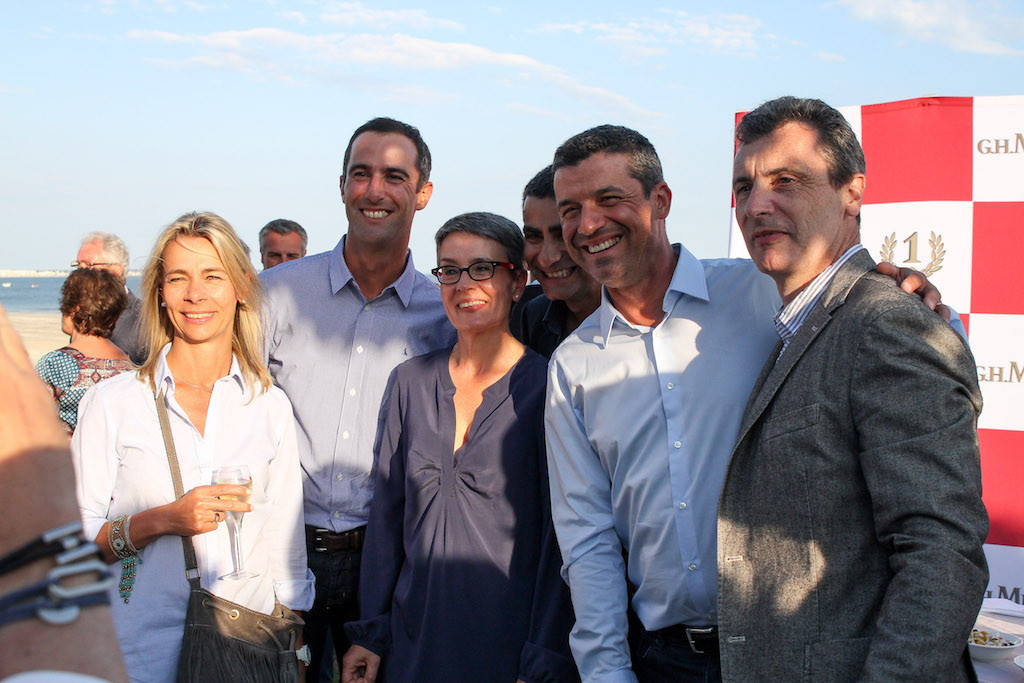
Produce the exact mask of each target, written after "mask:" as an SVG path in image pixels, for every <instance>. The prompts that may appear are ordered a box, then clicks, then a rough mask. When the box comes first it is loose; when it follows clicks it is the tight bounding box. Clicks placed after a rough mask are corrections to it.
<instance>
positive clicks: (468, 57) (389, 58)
mask: <svg viewBox="0 0 1024 683" xmlns="http://www.w3.org/2000/svg"><path fill="white" fill-rule="evenodd" d="M125 35H126V37H127V38H130V39H134V40H145V41H152V42H159V43H164V44H169V45H195V46H197V47H198V48H200V49H207V50H212V51H213V53H212V54H202V55H197V56H192V57H188V58H186V59H184V60H178V61H174V60H169V59H160V60H153V61H155V62H156V63H160V64H162V65H165V66H205V67H209V68H217V69H234V70H237V71H240V72H242V73H246V74H251V75H254V74H260V75H263V76H270V77H275V78H281V79H282V80H286V81H289V82H295V80H296V79H297V78H299V76H295V75H292V72H294V71H295V70H296V69H299V70H300V71H301V77H305V76H306V75H308V74H309V73H313V72H314V71H313V70H311V69H310V68H308V67H306V66H297V65H296V64H295V62H296V61H299V60H297V59H294V58H293V56H294V55H295V54H297V55H299V56H300V57H301V56H305V57H307V58H308V59H309V60H311V61H312V62H313V64H315V65H317V67H318V68H321V69H322V68H323V67H324V66H326V67H329V68H333V69H335V70H338V69H341V70H345V71H351V67H352V65H353V64H358V65H366V66H369V67H374V68H391V69H400V70H406V71H409V70H414V71H423V70H428V71H455V70H465V69H477V68H480V67H489V68H494V69H498V70H499V71H505V72H507V73H506V74H505V75H506V76H508V75H509V74H512V75H514V77H515V78H516V79H517V80H519V81H540V82H544V83H547V84H549V85H551V86H552V87H554V88H555V89H556V90H557V91H559V92H560V93H563V94H568V95H570V96H573V97H576V98H579V99H581V100H583V101H584V102H586V103H589V104H590V105H593V106H598V107H604V108H611V109H614V110H616V111H620V112H625V113H626V114H629V115H636V116H662V114H660V113H656V112H651V111H648V110H646V109H644V108H642V107H640V106H638V105H636V104H634V103H633V102H632V101H631V100H630V99H628V98H626V97H624V96H622V95H619V94H618V93H615V92H612V91H610V90H607V89H605V88H600V87H596V86H591V85H587V84H585V83H581V82H579V81H577V80H575V79H574V78H572V77H571V76H569V75H568V74H567V73H565V71H563V70H562V69H561V68H558V67H555V66H551V65H548V64H544V63H542V62H539V61H537V60H536V59H534V58H532V57H529V56H527V55H522V54H515V53H507V52H496V51H494V50H490V49H488V48H485V47H481V46H479V45H474V44H472V43H459V42H441V41H435V40H429V39H426V38H418V37H415V36H410V35H406V34H402V33H396V34H392V35H379V34H366V33H362V34H357V35H346V34H320V35H306V34H300V33H295V32H293V31H285V30H282V29H276V28H254V29H248V30H244V31H223V32H218V33H209V34H180V33H171V32H167V31H150V30H139V29H135V30H131V31H129V32H128V33H126V34H125ZM289 50H290V51H291V52H292V53H293V54H289V53H288V51H289ZM286 65H287V66H286ZM499 76H500V74H499ZM395 96H400V93H399V94H397V95H395ZM432 97H436V95H432Z"/></svg>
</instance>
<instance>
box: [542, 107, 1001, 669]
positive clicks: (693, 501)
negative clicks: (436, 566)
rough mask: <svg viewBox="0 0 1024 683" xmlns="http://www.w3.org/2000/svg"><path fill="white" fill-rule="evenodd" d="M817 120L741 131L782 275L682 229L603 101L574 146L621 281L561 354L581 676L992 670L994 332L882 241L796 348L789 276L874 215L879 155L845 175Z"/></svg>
mask: <svg viewBox="0 0 1024 683" xmlns="http://www.w3.org/2000/svg"><path fill="white" fill-rule="evenodd" d="M755 118H756V117H755ZM800 125H801V126H802V125H803V124H800ZM801 130H803V129H801ZM815 135H816V134H815V133H813V132H812V133H811V134H810V136H811V137H810V141H809V142H810V144H807V143H808V140H806V139H805V140H803V141H802V142H803V144H802V146H796V143H797V142H798V141H790V140H787V141H785V144H780V145H779V147H780V148H781V149H782V150H783V151H785V152H786V153H787V154H780V155H779V158H775V157H769V156H768V155H767V154H766V153H763V152H764V151H765V150H764V149H761V147H767V145H765V144H764V143H762V145H761V146H757V143H756V142H755V140H754V139H753V138H750V139H748V138H745V137H742V131H741V137H742V139H743V140H744V142H745V143H746V144H748V145H750V146H746V147H741V150H740V161H739V162H738V166H737V168H741V167H740V165H739V164H740V163H747V162H744V160H749V162H748V163H747V165H744V166H742V169H743V172H742V173H740V174H739V179H738V181H737V183H736V190H737V212H738V213H740V212H743V211H746V212H748V213H750V212H753V215H755V216H757V218H756V219H752V218H749V217H748V216H746V215H742V216H741V217H740V224H741V226H743V227H744V232H745V234H746V235H747V237H748V240H750V241H751V244H752V245H753V246H752V252H753V256H754V258H755V259H756V260H757V263H758V265H760V266H761V267H762V268H763V269H765V270H767V271H769V272H770V273H771V274H773V275H774V274H775V271H779V274H780V278H779V281H780V282H783V281H784V282H785V283H786V287H785V288H782V287H781V286H780V288H779V289H776V287H775V286H774V285H775V283H774V282H773V280H772V279H769V278H767V277H765V276H764V275H762V274H760V273H759V272H758V270H757V268H756V267H755V266H754V264H753V263H752V262H751V261H744V260H728V259H719V260H711V261H703V262H702V261H698V260H697V259H696V258H694V257H693V256H692V255H691V254H690V253H689V252H688V251H686V249H685V248H683V247H682V246H681V245H673V244H671V243H670V242H669V240H668V236H667V231H666V219H667V217H668V214H669V210H670V208H671V200H672V193H671V191H670V190H669V187H668V185H667V184H666V183H665V180H664V178H663V175H662V170H661V164H660V161H659V159H658V157H657V153H656V152H655V150H654V147H653V146H652V145H651V143H650V142H649V141H648V140H647V139H646V138H645V137H644V136H642V135H640V134H639V133H637V132H636V131H633V130H630V129H628V128H623V127H619V126H599V127H597V128H593V129H591V130H588V131H585V132H583V133H580V134H579V135H576V136H574V137H572V138H570V139H569V140H567V141H566V142H565V143H564V144H563V145H562V146H561V147H559V149H558V150H557V151H556V153H555V159H554V164H553V167H554V172H555V176H554V186H555V195H556V203H557V207H558V210H559V214H560V219H561V226H562V234H563V237H564V243H565V245H566V248H567V249H568V252H569V254H570V255H571V256H572V258H573V260H574V261H575V262H576V263H577V264H579V265H580V266H581V267H582V268H583V269H584V270H586V271H587V272H588V273H589V274H590V275H591V276H592V277H593V278H594V279H596V280H597V281H598V282H600V283H602V284H603V285H604V296H603V297H602V299H601V300H600V304H599V307H598V309H597V311H596V312H595V313H594V314H593V315H591V316H590V317H589V318H587V319H586V320H585V321H584V322H583V323H582V324H581V325H580V326H579V328H578V329H577V330H576V331H574V332H573V333H572V334H570V335H569V336H568V338H567V339H566V340H565V341H564V342H563V343H562V345H561V346H559V347H558V348H557V350H555V352H554V354H553V355H552V360H551V364H550V369H549V375H550V376H549V381H548V406H547V412H546V420H545V422H546V435H547V444H548V459H549V467H550V477H551V487H552V515H553V519H554V522H555V528H556V532H557V534H558V540H559V544H560V546H561V550H562V554H563V558H564V566H563V576H564V577H565V578H566V580H567V581H568V583H569V586H570V589H571V593H572V601H573V605H574V608H575V612H576V626H575V627H574V629H573V632H572V634H571V637H570V641H571V645H572V648H573V654H574V656H575V658H576V662H577V664H578V666H579V669H580V674H581V678H582V679H583V680H602V681H634V680H638V679H639V680H641V681H665V680H673V681H675V680H694V681H713V680H718V679H719V678H721V677H724V678H725V679H727V680H737V681H744V680H794V679H800V678H802V677H806V676H807V675H808V674H810V676H811V678H812V679H814V680H846V679H857V678H868V679H873V680H905V679H916V680H918V679H919V680H926V679H927V680H932V679H935V680H944V679H948V678H954V679H958V678H960V677H964V676H966V674H967V672H968V671H969V666H970V665H969V663H968V661H967V660H966V659H963V658H962V653H963V652H964V650H965V648H966V638H967V633H968V632H969V631H970V626H971V623H972V622H973V619H974V617H975V616H976V614H977V610H978V606H979V604H980V599H981V593H982V590H983V589H984V586H985V581H986V570H985V563H984V558H983V555H982V550H981V543H982V540H983V539H984V536H985V530H986V526H987V523H986V516H985V511H984V508H983V507H982V504H981V497H980V483H979V482H980V473H979V464H978V459H979V458H978V451H977V438H976V432H975V420H976V417H977V411H978V409H979V408H980V401H979V398H978V389H977V382H976V377H975V376H974V374H973V369H972V366H973V363H972V361H971V358H970V353H969V352H968V351H967V350H966V347H965V346H964V345H963V343H962V342H961V341H960V340H959V339H958V338H957V337H956V335H955V334H954V333H953V332H952V330H951V329H949V327H948V326H947V324H946V323H945V322H944V321H942V319H941V318H940V317H939V316H938V315H936V314H935V313H933V312H931V311H928V310H926V308H925V307H924V306H923V305H922V304H921V303H920V301H918V300H917V299H916V298H915V297H911V296H910V295H903V294H901V293H900V292H899V290H898V289H897V287H896V286H895V285H894V284H891V283H887V282H885V281H883V280H881V279H880V278H878V277H877V276H875V275H874V274H873V273H871V272H870V271H871V269H872V268H873V264H872V263H871V260H870V258H868V257H867V255H866V254H865V253H860V254H857V255H855V258H851V260H850V261H849V262H848V263H847V264H846V269H845V270H843V271H841V272H840V274H839V275H838V276H836V277H837V279H836V280H835V281H834V283H833V284H834V286H833V287H832V288H831V289H829V290H828V292H827V293H826V295H824V296H823V297H822V299H821V300H820V301H819V302H818V303H817V308H815V309H814V311H813V312H812V313H811V317H810V318H809V319H808V321H807V322H806V323H804V327H801V328H800V329H799V332H797V337H795V338H794V340H793V341H792V344H794V346H793V347H791V348H789V349H787V350H785V351H782V356H781V357H779V352H780V349H779V347H778V346H777V344H778V342H779V332H777V330H776V321H775V319H774V316H773V313H774V312H776V311H778V310H779V307H780V303H781V301H780V297H779V292H780V291H781V292H782V294H783V296H785V297H791V296H792V295H794V294H797V293H799V292H800V291H803V290H804V289H805V288H806V286H807V285H808V283H809V282H810V281H811V280H813V279H814V278H815V277H817V276H818V274H819V273H821V272H822V271H823V270H824V269H825V267H826V266H828V265H829V264H830V263H831V261H832V260H834V259H837V258H838V257H840V256H842V255H843V254H844V253H845V251H846V247H847V246H851V247H852V246H853V245H854V244H856V241H857V238H856V232H853V233H852V237H851V235H850V234H848V233H847V232H843V233H842V234H840V232H839V227H840V226H841V227H842V228H843V229H844V230H846V231H850V229H851V221H852V224H853V225H856V216H857V215H858V214H859V210H860V198H861V197H860V193H861V192H862V189H863V170H864V169H863V161H861V165H860V167H859V168H855V169H854V170H853V171H852V176H848V177H845V178H844V177H842V176H835V177H833V176H832V175H831V174H829V172H828V170H826V169H829V168H831V165H832V163H833V162H832V161H831V158H832V153H831V152H829V151H827V150H828V149H829V147H828V146H827V144H826V143H825V142H824V141H821V142H819V141H818V140H817V138H816V137H815ZM850 137H851V138H852V134H851V135H850ZM772 142H774V140H772ZM853 144H854V145H856V144H857V143H856V140H855V139H853ZM857 149H858V152H859V146H858V147H857ZM773 151H774V150H773ZM758 152H760V153H758ZM787 155H788V156H787ZM861 159H862V157H861ZM742 177H748V178H749V180H748V181H747V182H741V181H740V179H742ZM748 185H750V186H751V187H753V190H750V192H751V197H750V199H749V201H750V202H753V205H752V206H750V207H748V199H747V198H746V195H745V193H746V192H748V187H747V186H748ZM858 187H859V188H860V189H859V190H858V189H857V188H858ZM851 239H852V241H850V240H851ZM841 247H842V248H841ZM823 254H827V255H828V256H827V258H823V257H822V255H823ZM812 256H813V257H814V258H816V259H817V260H816V261H814V262H813V264H812V261H811V257H812ZM790 269H792V272H794V273H795V274H796V275H797V277H790V276H789V274H788V273H789V272H790ZM830 275H831V273H829V274H827V275H826V276H825V279H826V280H827V279H828V277H830ZM860 280H863V284H862V285H859V286H857V287H854V285H855V284H856V283H857V282H859V281H860ZM847 292H850V293H851V296H849V297H847ZM847 299H849V303H855V304H856V305H855V306H851V307H850V311H851V312H849V313H847V312H846V311H844V310H843V309H841V308H839V307H840V306H841V305H842V304H843V302H844V301H847ZM788 300H789V299H787V301H788ZM862 307H863V308H862ZM789 310H790V309H787V310H783V311H782V313H781V314H780V316H779V317H780V319H781V320H782V321H785V322H786V325H787V326H789V328H790V329H791V328H792V320H791V315H790V313H789ZM833 313H835V319H831V318H832V314H833ZM798 319H799V316H798ZM787 334H792V333H791V332H786V331H784V332H783V336H784V337H785V336H786V335H787ZM767 358H771V359H772V360H771V361H769V362H770V363H772V362H774V359H775V358H779V361H778V363H779V365H778V367H776V368H775V372H774V374H772V375H770V376H769V377H768V382H765V381H764V379H762V380H761V382H760V383H759V385H758V386H759V388H760V392H759V393H758V394H756V395H755V396H756V398H755V401H754V403H752V404H751V411H750V412H748V414H747V415H746V417H744V403H745V402H746V400H747V398H748V397H749V396H750V393H751V388H752V387H754V385H755V381H756V380H757V378H758V374H759V371H760V369H761V367H762V366H763V365H764V363H765V360H766V359H767ZM793 372H795V373H796V374H795V375H794V374H793ZM890 378H892V379H893V384H892V385H891V386H890V385H889V384H888V381H889V379H890ZM779 387H781V389H779ZM773 392H774V393H773ZM773 396H774V402H773V401H772V400H771V399H772V398H773ZM937 403H939V404H941V405H936V404H937ZM766 406H768V407H767V408H766ZM776 406H777V407H778V410H773V408H774V407H776ZM924 406H927V408H925V407H924ZM912 411H918V412H917V413H913V412H912ZM741 423H742V424H743V425H744V430H743V432H742V434H743V441H741V443H740V447H739V449H738V450H737V452H736V454H735V456H733V457H734V458H735V462H734V463H733V466H732V467H731V469H728V468H729V463H730V454H731V453H732V449H733V445H734V444H735V437H736V435H737V434H738V433H740V426H741ZM776 444H778V445H776ZM762 449H763V452H762ZM727 469H728V478H727ZM723 482H725V489H724V493H723V494H722V499H721V507H719V493H720V491H722V485H723ZM794 487H796V488H794ZM794 490H796V491H797V492H798V494H799V495H794ZM719 543H720V544H721V547H719ZM623 551H625V553H624V552H623ZM720 577H721V582H720ZM628 606H631V607H632V608H633V609H634V610H635V616H636V617H637V618H636V620H635V622H634V623H630V624H629V626H628V628H627V607H628ZM627 631H628V633H629V639H628V641H627ZM720 647H721V659H720V657H719V648H720Z"/></svg>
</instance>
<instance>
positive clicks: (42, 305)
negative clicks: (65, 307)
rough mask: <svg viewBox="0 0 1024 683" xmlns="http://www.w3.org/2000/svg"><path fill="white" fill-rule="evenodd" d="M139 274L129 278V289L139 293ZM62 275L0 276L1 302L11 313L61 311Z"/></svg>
mask: <svg viewBox="0 0 1024 683" xmlns="http://www.w3.org/2000/svg"><path fill="white" fill-rule="evenodd" d="M141 282H142V278H141V277H139V276H134V277H129V278H128V289H130V290H132V291H133V292H135V293H136V294H138V291H139V290H138V287H139V284H140V283H141ZM62 284H64V278H62V277H8V278H0V304H2V305H3V307H4V308H5V309H7V310H8V311H10V312H11V313H58V312H60V286H61V285H62Z"/></svg>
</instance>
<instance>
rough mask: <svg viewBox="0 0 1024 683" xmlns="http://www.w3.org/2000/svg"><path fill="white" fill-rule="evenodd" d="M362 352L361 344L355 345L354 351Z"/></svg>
mask: <svg viewBox="0 0 1024 683" xmlns="http://www.w3.org/2000/svg"><path fill="white" fill-rule="evenodd" d="M362 352H363V345H362V344H360V345H359V346H357V347H356V353H362Z"/></svg>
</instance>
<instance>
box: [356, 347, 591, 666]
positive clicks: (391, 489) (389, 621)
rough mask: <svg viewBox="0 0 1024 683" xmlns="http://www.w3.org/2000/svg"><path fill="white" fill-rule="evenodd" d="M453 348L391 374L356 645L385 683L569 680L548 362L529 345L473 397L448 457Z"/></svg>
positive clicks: (566, 596) (451, 431)
mask: <svg viewBox="0 0 1024 683" xmlns="http://www.w3.org/2000/svg"><path fill="white" fill-rule="evenodd" d="M450 354H451V349H443V350H440V351H436V352H434V353H430V354H427V355H425V356H420V357H418V358H413V359H411V360H409V361H407V362H405V363H403V364H402V365H400V366H399V367H398V368H396V369H395V371H394V373H392V376H391V380H390V383H389V387H388V391H387V393H386V394H385V399H384V404H383V406H382V407H381V422H380V426H379V434H378V437H377V448H376V455H377V473H376V488H375V491H374V496H373V503H372V506H371V508H370V520H369V524H368V525H367V531H366V542H365V545H364V547H363V557H362V567H361V572H360V584H359V602H360V616H361V620H360V621H357V622H351V623H350V624H347V625H346V628H345V630H346V633H348V635H349V638H350V639H351V640H352V642H353V643H356V644H358V645H362V646H363V647H366V648H368V649H370V650H372V651H374V652H376V653H377V654H380V655H382V657H383V662H382V666H383V668H382V672H383V673H382V679H383V680H385V681H440V680H444V681H472V682H473V683H477V682H479V681H508V682H509V683H512V682H513V681H515V680H516V679H517V678H520V679H522V680H525V681H529V682H530V683H537V682H539V681H573V680H578V678H577V674H576V669H575V666H574V665H573V663H572V658H571V655H570V654H569V643H568V638H569V629H570V628H571V626H572V623H573V616H572V608H571V605H570V602H569V594H568V589H567V587H566V585H565V583H564V582H563V581H562V579H561V577H560V576H559V573H558V572H559V567H560V565H561V558H560V556H559V552H558V545H557V541H556V540H555V534H554V529H553V527H552V525H551V513H550V499H549V493H548V481H547V467H546V462H545V452H544V401H545V385H546V381H547V361H546V360H545V359H544V358H542V357H541V356H539V355H537V354H536V353H534V352H532V351H530V350H529V349H527V350H526V352H525V354H524V355H523V357H522V358H521V359H520V360H519V362H518V363H517V364H516V365H515V366H514V367H513V368H512V369H511V370H509V372H508V373H507V374H506V375H505V376H504V377H502V378H501V379H500V380H498V381H497V382H495V383H494V384H493V385H491V386H490V387H488V388H487V389H486V390H485V391H484V393H483V401H482V403H481V404H480V407H479V408H478V409H477V411H476V415H475V416H474V418H473V423H472V425H471V426H470V428H469V432H468V433H467V435H466V442H465V444H463V446H462V447H461V448H459V449H458V450H457V451H455V452H454V453H453V452H452V446H453V445H454V440H455V405H454V396H455V385H454V384H453V383H452V379H451V376H450V374H449V372H448V358H449V356H450Z"/></svg>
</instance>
